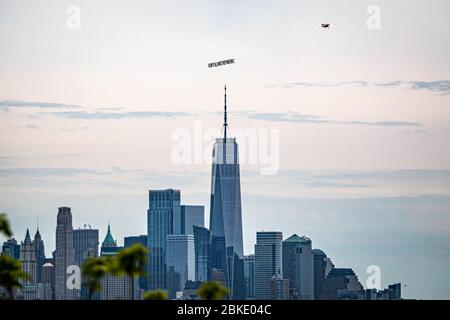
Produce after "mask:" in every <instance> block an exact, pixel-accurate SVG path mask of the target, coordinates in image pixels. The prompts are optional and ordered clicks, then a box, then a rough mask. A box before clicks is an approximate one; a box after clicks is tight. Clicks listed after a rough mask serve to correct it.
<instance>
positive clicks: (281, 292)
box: [271, 273, 289, 300]
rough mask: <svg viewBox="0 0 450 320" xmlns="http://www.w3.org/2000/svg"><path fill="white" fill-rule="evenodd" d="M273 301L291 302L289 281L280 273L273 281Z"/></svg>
mask: <svg viewBox="0 0 450 320" xmlns="http://www.w3.org/2000/svg"><path fill="white" fill-rule="evenodd" d="M271 299H272V300H289V280H288V279H284V278H283V276H282V275H281V274H279V273H278V274H276V275H274V276H273V277H272V280H271Z"/></svg>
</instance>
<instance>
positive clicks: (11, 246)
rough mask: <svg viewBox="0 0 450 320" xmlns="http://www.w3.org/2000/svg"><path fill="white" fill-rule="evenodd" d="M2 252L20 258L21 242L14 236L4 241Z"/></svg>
mask: <svg viewBox="0 0 450 320" xmlns="http://www.w3.org/2000/svg"><path fill="white" fill-rule="evenodd" d="M2 254H5V255H8V256H10V257H11V258H14V259H16V260H19V259H20V244H18V243H17V240H16V239H14V238H11V239H8V240H6V241H5V242H3V245H2Z"/></svg>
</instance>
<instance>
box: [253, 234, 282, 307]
mask: <svg viewBox="0 0 450 320" xmlns="http://www.w3.org/2000/svg"><path fill="white" fill-rule="evenodd" d="M282 242H283V233H282V232H278V231H269V232H264V231H263V232H257V233H256V244H255V299H257V300H269V299H271V297H272V277H273V276H274V275H276V274H280V275H281V276H282V272H283V266H282Z"/></svg>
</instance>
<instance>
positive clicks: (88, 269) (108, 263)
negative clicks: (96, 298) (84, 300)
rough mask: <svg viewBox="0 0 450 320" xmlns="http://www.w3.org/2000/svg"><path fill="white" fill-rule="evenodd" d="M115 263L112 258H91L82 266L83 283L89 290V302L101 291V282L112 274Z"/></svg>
mask: <svg viewBox="0 0 450 320" xmlns="http://www.w3.org/2000/svg"><path fill="white" fill-rule="evenodd" d="M112 264H113V261H112V259H111V258H110V257H98V258H93V257H89V258H88V259H87V260H86V262H85V263H84V264H83V266H82V273H83V282H84V285H85V286H86V287H87V288H88V292H89V294H88V296H89V300H91V299H92V296H93V294H94V293H95V292H98V291H100V290H101V286H100V280H101V279H102V278H103V277H104V276H105V275H106V274H107V273H108V272H110V270H111V268H112Z"/></svg>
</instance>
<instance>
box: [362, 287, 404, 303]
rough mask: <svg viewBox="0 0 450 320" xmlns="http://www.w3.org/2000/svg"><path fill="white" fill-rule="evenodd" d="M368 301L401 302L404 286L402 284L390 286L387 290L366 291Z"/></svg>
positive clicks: (372, 289)
mask: <svg viewBox="0 0 450 320" xmlns="http://www.w3.org/2000/svg"><path fill="white" fill-rule="evenodd" d="M365 298H366V300H401V298H402V286H401V284H400V283H395V284H390V285H389V286H388V287H387V288H386V289H383V290H377V289H375V288H371V289H366V291H365Z"/></svg>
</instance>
